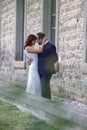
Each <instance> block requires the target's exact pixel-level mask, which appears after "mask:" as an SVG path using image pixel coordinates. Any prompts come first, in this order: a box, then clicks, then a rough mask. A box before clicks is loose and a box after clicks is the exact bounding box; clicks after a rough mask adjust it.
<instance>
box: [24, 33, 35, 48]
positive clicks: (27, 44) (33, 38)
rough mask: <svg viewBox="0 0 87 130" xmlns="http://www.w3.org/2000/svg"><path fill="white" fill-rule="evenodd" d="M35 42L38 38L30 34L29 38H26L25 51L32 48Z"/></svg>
mask: <svg viewBox="0 0 87 130" xmlns="http://www.w3.org/2000/svg"><path fill="white" fill-rule="evenodd" d="M33 40H34V41H35V40H37V37H36V36H35V35H34V34H30V35H28V37H27V38H26V40H25V43H24V49H25V48H26V47H27V46H32V41H33Z"/></svg>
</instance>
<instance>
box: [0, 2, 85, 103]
mask: <svg viewBox="0 0 87 130" xmlns="http://www.w3.org/2000/svg"><path fill="white" fill-rule="evenodd" d="M86 21H87V2H86V0H8V1H7V0H0V80H1V81H3V82H4V81H6V83H7V84H8V85H9V84H10V85H13V86H14V85H20V86H23V87H26V82H27V74H28V67H27V64H26V61H25V55H24V51H23V45H24V40H25V38H26V36H27V35H28V34H31V33H34V34H36V33H37V32H39V31H44V32H45V33H46V34H47V36H48V38H49V40H50V41H51V42H52V43H53V44H55V46H56V48H57V54H58V56H59V61H58V63H56V65H55V67H56V74H53V76H52V79H51V82H50V86H51V91H52V98H53V99H54V100H57V97H58V96H60V97H68V98H72V99H75V100H79V101H82V102H83V101H86V99H87V69H86V67H87V64H86V62H87V42H86V41H87V36H86V35H87V25H86V24H87V22H86Z"/></svg>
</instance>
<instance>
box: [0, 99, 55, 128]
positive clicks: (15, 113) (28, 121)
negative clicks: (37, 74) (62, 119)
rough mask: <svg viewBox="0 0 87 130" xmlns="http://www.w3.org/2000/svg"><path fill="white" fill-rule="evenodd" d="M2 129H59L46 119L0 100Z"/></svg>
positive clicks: (0, 124) (0, 125) (0, 123)
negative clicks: (50, 124)
mask: <svg viewBox="0 0 87 130" xmlns="http://www.w3.org/2000/svg"><path fill="white" fill-rule="evenodd" d="M0 130H57V129H55V128H53V127H51V126H49V125H47V124H46V123H45V122H44V121H41V120H39V119H37V118H36V117H34V116H33V115H31V114H30V113H29V112H22V111H20V110H19V109H18V108H17V107H16V106H13V105H11V104H9V103H5V102H2V101H0Z"/></svg>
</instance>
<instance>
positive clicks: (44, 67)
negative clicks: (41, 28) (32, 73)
mask: <svg viewBox="0 0 87 130" xmlns="http://www.w3.org/2000/svg"><path fill="white" fill-rule="evenodd" d="M37 37H38V40H37V41H38V43H39V44H42V41H43V38H45V46H44V50H43V52H42V53H40V54H38V69H39V75H40V79H41V89H42V96H43V97H45V98H49V99H51V90H50V79H51V76H52V74H53V73H55V68H54V63H56V61H57V60H58V56H57V53H56V47H55V45H53V44H51V43H50V42H49V41H48V38H47V36H46V34H45V33H43V32H39V33H37Z"/></svg>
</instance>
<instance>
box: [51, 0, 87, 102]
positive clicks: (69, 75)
mask: <svg viewBox="0 0 87 130" xmlns="http://www.w3.org/2000/svg"><path fill="white" fill-rule="evenodd" d="M84 26H85V16H84V0H61V2H60V14H59V58H60V64H59V73H56V74H54V75H53V76H52V79H51V82H50V84H51V91H52V98H53V99H54V100H57V97H58V96H59V97H66V98H71V99H75V100H78V101H81V102H85V100H87V71H86V70H85V69H86V67H87V65H86V67H85V65H83V67H82V68H83V70H84V73H85V72H86V73H85V75H84V74H83V73H82V71H81V64H83V62H84V61H83V59H84V52H85V48H84V41H85V30H84ZM84 67H85V68H84ZM54 83H55V85H54Z"/></svg>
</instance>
